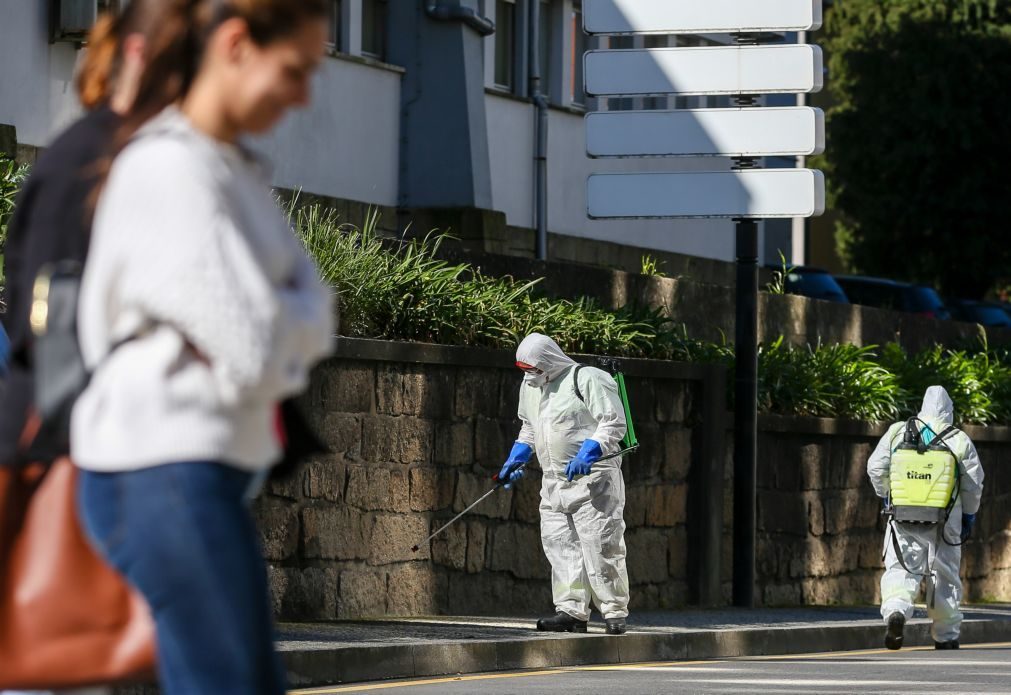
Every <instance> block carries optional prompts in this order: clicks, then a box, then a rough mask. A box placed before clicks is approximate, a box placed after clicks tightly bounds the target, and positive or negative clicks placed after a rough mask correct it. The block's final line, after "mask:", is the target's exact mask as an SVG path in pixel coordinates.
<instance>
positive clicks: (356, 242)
mask: <svg viewBox="0 0 1011 695" xmlns="http://www.w3.org/2000/svg"><path fill="white" fill-rule="evenodd" d="M289 214H290V216H291V218H292V220H293V222H294V225H295V228H296V230H297V232H298V233H299V235H300V237H301V239H302V241H303V243H304V244H305V246H306V248H307V249H308V251H309V253H310V254H311V255H312V256H313V257H314V258H315V259H316V262H317V263H318V265H319V268H320V272H321V274H322V276H323V278H324V280H326V281H327V282H329V283H330V284H331V285H332V286H333V287H334V288H335V289H336V290H337V292H338V293H339V294H340V296H341V332H342V334H344V335H347V336H352V337H362V338H379V339H384V340H408V341H418V342H430V343H441V344H446V345H470V346H478V347H487V348H498V349H510V350H511V349H513V348H515V346H516V344H517V343H519V341H520V340H522V338H523V337H524V336H526V335H527V334H529V333H531V332H534V331H537V332H540V333H545V334H547V335H550V336H552V337H553V338H555V340H557V341H558V343H559V345H561V347H562V348H563V349H564V350H566V351H567V352H571V353H577V354H578V353H584V354H598V355H613V356H620V357H646V358H654V359H666V360H674V361H679V362H704V363H715V364H720V365H723V366H725V367H726V368H728V369H731V370H732V369H733V366H734V359H735V357H734V348H733V346H732V345H730V344H728V343H727V341H726V339H724V340H723V341H722V342H707V341H702V340H696V339H694V338H691V337H689V336H688V334H687V332H686V330H685V328H684V326H683V325H677V324H675V322H674V321H672V320H671V318H670V317H669V316H667V315H666V314H665V312H664V311H662V310H660V309H649V308H645V307H640V306H627V307H624V308H622V309H619V310H616V311H610V310H607V309H604V308H603V307H601V306H600V305H598V304H597V303H596V302H595V301H593V300H592V299H588V298H585V297H584V298H581V299H552V298H548V297H545V296H543V295H541V294H538V292H537V289H538V288H537V285H538V282H539V280H534V281H530V282H522V281H517V280H514V279H513V278H510V277H504V278H493V277H488V276H486V275H483V274H482V273H481V272H480V270H479V269H477V268H475V267H473V266H471V265H469V264H466V263H451V262H449V261H446V260H443V259H440V258H438V254H439V249H440V246H441V244H442V243H443V241H444V240H445V239H446V237H445V236H442V235H438V234H433V235H430V236H428V237H426V238H424V239H420V240H409V241H399V242H397V241H391V240H384V239H382V238H380V237H379V236H378V235H377V233H376V223H377V221H378V216H377V214H376V213H372V214H370V215H369V217H368V219H367V220H366V222H365V224H364V225H363V226H362V227H361V228H357V227H355V226H353V225H350V224H341V223H340V222H339V220H338V218H337V216H336V213H335V212H334V211H332V210H328V209H326V208H323V207H321V206H319V205H310V206H306V207H302V208H295V207H294V206H293V207H292V208H290V209H289ZM758 379H759V384H758V389H759V391H758V395H759V409H760V410H761V411H762V412H768V413H783V414H790V415H808V416H816V417H843V418H855V419H860V420H877V421H890V420H896V419H899V418H904V417H908V416H910V415H913V414H915V413H916V412H917V411H918V410H919V407H920V400H921V399H922V397H923V392H924V391H925V390H926V388H927V387H928V386H931V385H933V384H940V385H941V386H944V387H945V388H946V389H947V390H948V392H949V393H950V394H951V397H952V400H953V401H954V402H955V409H956V417H957V418H958V420H959V421H960V422H971V423H979V424H988V423H995V422H1001V423H1008V422H1011V358H1009V355H1008V353H1007V352H1006V351H1005V352H1001V351H992V350H989V349H988V348H987V346H986V345H985V344H984V345H983V346H982V347H981V349H979V350H977V351H971V350H950V349H946V348H943V347H934V348H931V349H929V350H924V351H922V352H919V353H917V354H915V355H909V354H907V353H906V352H905V351H904V350H903V349H902V348H900V347H899V346H897V345H894V344H890V345H886V346H885V347H884V348H881V349H878V348H877V347H874V346H871V347H857V346H854V345H848V344H841V345H820V344H819V345H816V346H807V347H795V346H791V345H788V344H787V343H786V342H785V341H784V340H783V339H782V338H779V339H778V340H776V341H774V342H772V343H769V344H767V345H763V346H761V348H760V351H759V376H758ZM728 386H730V387H731V388H730V389H728V390H729V391H730V393H728V398H729V399H732V397H733V394H732V383H731V384H728Z"/></svg>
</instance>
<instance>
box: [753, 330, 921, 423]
mask: <svg viewBox="0 0 1011 695" xmlns="http://www.w3.org/2000/svg"><path fill="white" fill-rule="evenodd" d="M875 357H876V354H875V352H874V348H872V347H863V348H861V347H857V346H855V345H847V344H841V345H819V346H817V347H814V348H812V347H808V348H806V349H798V348H791V347H789V346H787V345H785V344H784V343H783V339H782V338H779V339H778V340H776V341H775V342H774V343H772V344H771V345H769V346H765V347H763V348H762V349H761V351H760V352H759V358H758V374H759V391H758V400H759V408H760V409H761V410H765V411H769V412H782V413H791V414H797V415H815V416H819V417H849V418H857V419H861V420H890V419H894V418H895V417H896V415H897V414H898V413H899V410H900V408H899V402H898V394H899V393H900V392H901V390H900V388H899V386H898V378H897V377H896V375H895V374H893V373H892V372H889V371H888V370H887V369H885V368H884V367H882V366H881V365H879V364H877V363H876V362H875V361H874V358H875Z"/></svg>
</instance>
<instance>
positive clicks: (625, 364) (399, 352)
mask: <svg viewBox="0 0 1011 695" xmlns="http://www.w3.org/2000/svg"><path fill="white" fill-rule="evenodd" d="M572 357H573V359H576V360H577V361H585V362H587V363H592V362H593V361H594V360H596V359H599V358H600V356H598V355H579V354H574V355H572ZM334 358H337V359H353V360H371V361H377V362H405V363H408V364H444V365H453V366H458V367H492V368H498V369H511V368H513V366H514V365H515V360H516V358H515V354H514V353H513V352H512V351H511V350H496V349H491V348H478V347H463V346H458V345H436V344H434V343H411V342H404V341H394V340H373V339H369V338H348V337H345V336H339V337H338V338H337V349H336V351H335V352H334ZM614 359H615V360H616V361H617V362H618V364H619V365H620V366H621V371H622V373H624V374H625V375H626V376H634V377H647V378H653V379H677V380H691V381H705V380H706V379H708V378H709V377H710V376H712V375H713V374H714V373H719V372H723V371H725V369H724V367H722V366H720V365H716V364H703V363H698V364H694V363H690V362H668V361H664V360H648V359H637V358H631V357H617V358H614Z"/></svg>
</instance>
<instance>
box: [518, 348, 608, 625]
mask: <svg viewBox="0 0 1011 695" xmlns="http://www.w3.org/2000/svg"><path fill="white" fill-rule="evenodd" d="M516 365H517V366H518V367H519V368H520V369H522V370H523V371H524V372H525V375H524V377H523V384H522V385H521V386H520V398H519V418H520V420H521V422H522V427H521V429H520V433H519V437H517V441H516V443H515V444H514V445H513V449H512V451H511V452H510V454H509V459H508V460H507V461H506V463H505V465H504V466H503V467H502V470H501V471H500V472H499V479H500V480H505V481H508V482H509V483H510V484H511V483H514V482H516V481H517V480H519V478H521V477H522V476H523V466H524V465H526V463H527V462H528V461H529V460H530V458H531V456H532V455H533V453H534V452H535V451H536V453H537V460H538V461H539V462H540V465H541V470H542V472H543V479H542V483H541V503H540V514H541V542H542V545H543V547H544V554H545V555H546V556H547V558H548V562H549V563H551V587H552V595H553V599H554V603H555V611H556V614H555V615H553V616H551V617H548V618H542V619H541V620H538V621H537V629H538V630H545V631H550V632H586V624H587V621H588V619H589V617H590V607H591V606H590V601H591V599H592V600H593V601H594V602H595V603H596V605H597V609H598V610H599V611H600V613H601V614H602V615H603V617H604V620H605V623H606V625H607V632H608V634H613V635H620V634H623V633H624V632H625V618H626V617H627V616H628V573H627V571H626V569H625V537H624V536H625V521H624V518H623V514H624V509H625V482H624V480H623V479H622V476H621V457H620V456H619V457H615V458H610V459H606V460H601V459H602V458H603V457H606V456H608V455H609V454H614V453H617V452H618V451H620V450H621V441H622V438H623V437H624V436H625V427H626V425H625V411H624V408H623V406H622V402H621V397H620V396H619V394H618V387H617V385H616V383H615V381H614V379H613V378H612V377H611V376H610V375H609V374H608V373H607V372H604V371H602V370H600V369H596V368H594V367H587V366H583V365H577V364H576V362H575V361H573V360H572V359H570V358H569V357H568V356H566V355H565V353H563V352H562V350H561V348H559V347H558V344H557V343H555V341H553V340H552V339H551V338H548V337H547V336H544V335H541V334H539V333H532V334H530V335H529V336H527V337H526V338H525V339H524V340H523V342H522V343H520V346H519V349H517V351H516Z"/></svg>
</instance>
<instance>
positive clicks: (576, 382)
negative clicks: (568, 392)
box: [572, 364, 586, 405]
mask: <svg viewBox="0 0 1011 695" xmlns="http://www.w3.org/2000/svg"><path fill="white" fill-rule="evenodd" d="M585 366H586V365H585V364H577V365H576V370H575V371H574V372H572V388H573V390H574V391H575V392H576V398H578V399H579V402H580V403H582V404H583V405H586V399H585V398H583V392H582V391H580V390H579V370H580V369H582V368H583V367H585Z"/></svg>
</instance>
